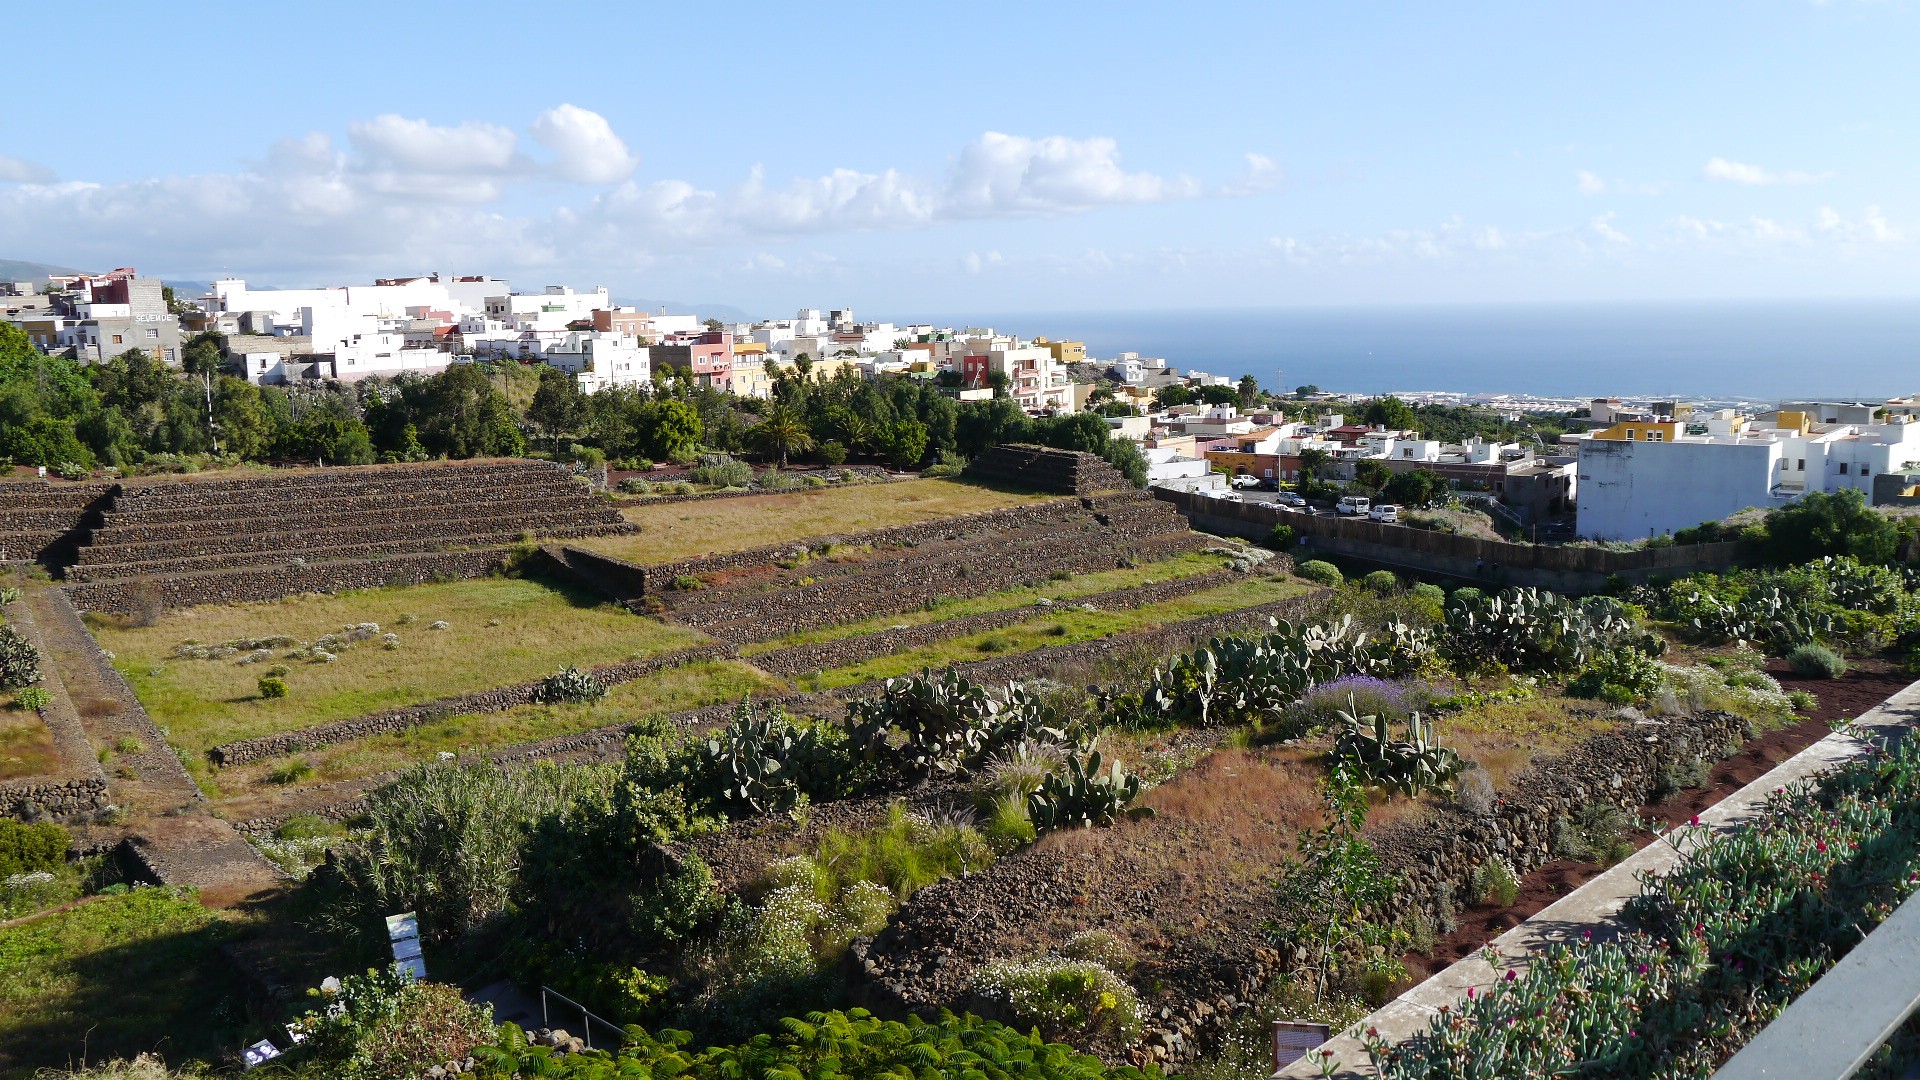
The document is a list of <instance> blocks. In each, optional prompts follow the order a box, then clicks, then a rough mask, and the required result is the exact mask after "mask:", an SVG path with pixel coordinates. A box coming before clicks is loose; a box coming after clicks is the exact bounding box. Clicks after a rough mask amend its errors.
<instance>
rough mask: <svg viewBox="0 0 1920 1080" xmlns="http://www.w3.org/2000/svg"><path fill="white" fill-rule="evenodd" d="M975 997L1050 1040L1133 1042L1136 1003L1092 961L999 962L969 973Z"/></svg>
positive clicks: (1122, 983)
mask: <svg viewBox="0 0 1920 1080" xmlns="http://www.w3.org/2000/svg"><path fill="white" fill-rule="evenodd" d="M973 992H974V993H976V994H978V995H980V996H981V997H983V998H985V999H986V1000H988V1001H991V1002H993V1003H994V1004H996V1005H998V1006H999V1007H1000V1008H1002V1009H1004V1010H1006V1012H1007V1013H1008V1014H1009V1015H1011V1016H1012V1017H1013V1018H1014V1021H1015V1023H1016V1024H1017V1026H1020V1027H1029V1026H1032V1027H1038V1028H1039V1029H1040V1030H1041V1031H1042V1032H1043V1033H1045V1034H1047V1035H1049V1036H1051V1037H1054V1038H1067V1037H1069V1036H1072V1037H1075V1038H1076V1039H1078V1040H1086V1039H1088V1038H1090V1037H1097V1036H1099V1035H1102V1034H1107V1033H1111V1034H1115V1035H1119V1036H1121V1037H1123V1038H1132V1037H1133V1036H1134V1035H1135V1034H1137V1033H1138V1032H1139V1030H1140V1024H1141V1015H1140V998H1139V996H1138V995H1137V994H1135V993H1134V992H1133V988H1132V987H1131V986H1128V985H1127V984H1126V982H1125V980H1123V979H1121V978H1120V976H1118V975H1115V974H1114V973H1113V972H1112V971H1109V970H1108V969H1107V968H1106V967H1105V966H1103V965H1101V964H1097V963H1094V962H1093V961H1091V960H1063V959H1059V958H1048V959H1044V960H1002V961H999V962H997V963H991V964H983V965H981V966H980V967H979V969H977V970H976V971H974V973H973Z"/></svg>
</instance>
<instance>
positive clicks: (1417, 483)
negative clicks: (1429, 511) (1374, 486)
mask: <svg viewBox="0 0 1920 1080" xmlns="http://www.w3.org/2000/svg"><path fill="white" fill-rule="evenodd" d="M1381 490H1382V493H1383V494H1385V495H1386V497H1387V498H1389V499H1392V500H1393V501H1394V502H1396V503H1400V504H1401V505H1403V506H1432V505H1433V502H1434V500H1435V499H1437V498H1439V497H1440V495H1441V493H1442V492H1444V491H1446V490H1447V482H1446V481H1445V480H1443V479H1441V477H1440V474H1439V473H1436V472H1434V471H1433V470H1432V469H1409V470H1407V471H1406V472H1397V473H1394V474H1393V476H1392V478H1390V479H1389V480H1388V481H1387V486H1386V487H1385V488H1383V489H1381Z"/></svg>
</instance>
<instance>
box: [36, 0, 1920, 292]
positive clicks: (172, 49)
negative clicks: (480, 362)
mask: <svg viewBox="0 0 1920 1080" xmlns="http://www.w3.org/2000/svg"><path fill="white" fill-rule="evenodd" d="M90 12H91V13H93V14H92V17H93V23H92V24H91V25H88V24H86V23H84V22H81V23H77V24H74V25H71V26H69V27H68V29H69V30H71V31H72V32H73V36H72V38H71V39H70V40H69V41H68V43H67V44H66V45H62V46H61V47H58V48H55V47H51V46H50V45H48V46H46V47H41V46H32V45H29V46H28V47H23V48H19V49H15V50H13V56H12V57H11V58H10V69H9V70H10V74H11V76H12V78H11V79H10V80H9V82H10V84H11V85H12V87H13V89H14V95H13V100H14V103H15V104H14V106H13V107H10V108H8V109H6V110H0V257H5V258H19V259H30V260H35V261H41V262H50V263H60V264H68V265H77V266H82V267H87V268H104V267H108V266H113V265H121V264H133V265H137V266H139V267H140V268H141V269H142V270H143V271H144V272H148V273H153V274H158V275H163V276H168V277H174V278H188V279H200V280H205V279H208V278H211V277H214V276H217V275H219V274H221V273H229V272H230V273H234V274H239V275H242V276H246V277H248V278H250V279H252V280H254V281H256V282H263V283H272V284H281V285H306V284H319V283H326V282H335V281H352V280H361V279H365V278H368V277H371V276H375V275H380V276H386V275H399V274H410V273H421V272H426V271H430V270H436V269H437V270H445V271H451V272H456V273H474V272H488V273H495V274H501V275H505V276H508V277H510V278H511V279H513V281H514V282H515V284H516V285H520V286H537V285H539V284H543V283H546V282H550V281H551V282H568V283H572V284H576V285H590V284H596V283H605V284H608V285H610V286H612V287H613V288H614V290H615V292H616V294H621V295H629V296H648V297H675V298H681V299H687V300H700V301H711V302H721V303H731V304H736V305H739V306H741V307H744V308H747V309H749V310H751V311H753V312H755V313H767V314H772V313H784V312H787V311H789V310H791V309H793V308H795V307H798V306H800V305H802V304H810V305H819V306H833V305H843V304H851V305H853V306H854V307H855V308H856V310H859V311H861V312H862V313H863V314H865V313H872V314H875V315H885V316H894V317H901V318H905V317H910V316H913V315H914V314H916V313H917V312H931V311H938V312H945V313H953V312H960V311H967V310H976V309H977V310H981V311H991V312H1008V311H1043V310H1089V311H1128V310H1140V309H1154V310H1178V309H1191V308H1212V307H1223V308H1224V307H1249V306H1254V307H1258V306H1276V305H1277V306H1314V305H1351V304H1362V305H1366V304H1427V303H1459V302H1508V301H1519V302H1533V301H1609V300H1667V299H1675V300H1685V299H1756V298H1776V297H1790V298H1826V297H1865V296H1873V297H1882V296H1899V297H1911V296H1915V295H1920V139H1916V137H1915V136H1916V134H1917V132H1916V130H1915V129H1916V124H1920V120H1916V116H1915V109H1914V103H1915V102H1920V64H1916V63H1915V62H1914V56H1915V54H1916V52H1920V15H1917V14H1916V11H1915V9H1914V6H1913V5H1912V4H1911V3H1901V2H1885V3H1863V2H1855V0H1833V2H1830V3H1815V2H1809V0H1751V2H1744V3H1706V2H1691V0H1690V2H1686V3H1677V4H1676V3H1672V2H1671V0H1667V2H1660V3H1636V2H1622V3H1610V4H1604V5H1600V4H1592V5H1572V4H1557V3H1547V4H1542V3H1512V4H1492V3H1471V2H1458V3H1450V4H1446V5H1435V4H1427V3H1407V4H1387V3H1341V4H1328V3H1319V4H1292V3H1286V4H1282V3H1272V4H1265V3H1262V4H1226V3H1219V4H1210V3H1190V4H1183V5H1167V4H1130V3H1102V4H1097V5H1096V4H1084V5H1082V4H1065V3H1061V4H1035V3H1031V2H1030V0H1029V2H1027V3H1018V4H998V3H972V4H967V5H941V6H939V7H938V9H937V10H935V6H933V5H902V4H831V3H821V4H812V5H799V6H796V5H790V4H778V5H773V4H769V5H757V4H718V3H716V4H704V5H644V6H643V5H608V4H596V5H575V4H565V3H553V4H543V5H538V6H534V7H529V6H527V5H524V4H521V5H494V4H486V3H463V4H458V5H452V4H446V5H435V4H416V3H408V4H393V3H386V4H380V5H370V4H355V3H336V4H330V5H327V6H326V7H325V8H319V7H310V6H308V5H299V4H289V5H252V4H248V5H241V4H230V5H229V4H213V5H190V4H174V5H167V6H165V7H163V8H150V7H149V6H147V5H135V4H124V5H113V4H103V5H99V6H97V7H95V8H93V9H90Z"/></svg>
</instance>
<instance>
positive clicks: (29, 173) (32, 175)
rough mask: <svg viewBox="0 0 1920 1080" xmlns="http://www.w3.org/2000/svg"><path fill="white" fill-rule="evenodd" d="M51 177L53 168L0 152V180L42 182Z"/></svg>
mask: <svg viewBox="0 0 1920 1080" xmlns="http://www.w3.org/2000/svg"><path fill="white" fill-rule="evenodd" d="M52 179H53V170H52V169H49V168H47V167H46V166H45V165H39V164H36V163H34V162H31V161H27V160H26V159H24V158H17V157H8V156H7V155H5V154H0V182H5V181H8V180H11V181H13V182H15V183H20V184H44V183H47V182H48V181H50V180H52Z"/></svg>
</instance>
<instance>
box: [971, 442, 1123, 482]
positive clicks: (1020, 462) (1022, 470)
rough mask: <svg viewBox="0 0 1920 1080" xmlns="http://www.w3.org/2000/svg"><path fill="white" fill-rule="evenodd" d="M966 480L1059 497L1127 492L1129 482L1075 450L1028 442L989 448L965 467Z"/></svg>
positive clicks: (1093, 457) (1099, 460)
mask: <svg viewBox="0 0 1920 1080" xmlns="http://www.w3.org/2000/svg"><path fill="white" fill-rule="evenodd" d="M966 475H967V477H968V478H969V479H978V480H987V481H991V482H994V483H1002V484H1012V485H1014V486H1016V487H1024V488H1029V489H1032V490H1034V491H1052V492H1058V493H1060V494H1062V495H1090V494H1092V493H1094V492H1096V491H1122V490H1131V489H1132V488H1133V483H1132V482H1131V481H1129V480H1128V479H1127V478H1126V476H1125V475H1124V474H1123V473H1121V472H1120V470H1118V469H1116V468H1114V467H1113V466H1112V465H1111V464H1109V463H1108V462H1107V461H1106V460H1105V459H1103V458H1101V457H1099V456H1097V455H1094V454H1088V453H1083V452H1081V451H1077V450H1056V449H1054V448H1053V447H1050V446H1035V445H1032V444H1030V443H1008V444H1006V445H1003V446H995V447H991V448H989V449H988V450H987V451H986V453H983V454H981V455H980V456H979V457H977V458H974V459H973V463H972V464H970V465H968V466H967V471H966Z"/></svg>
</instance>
